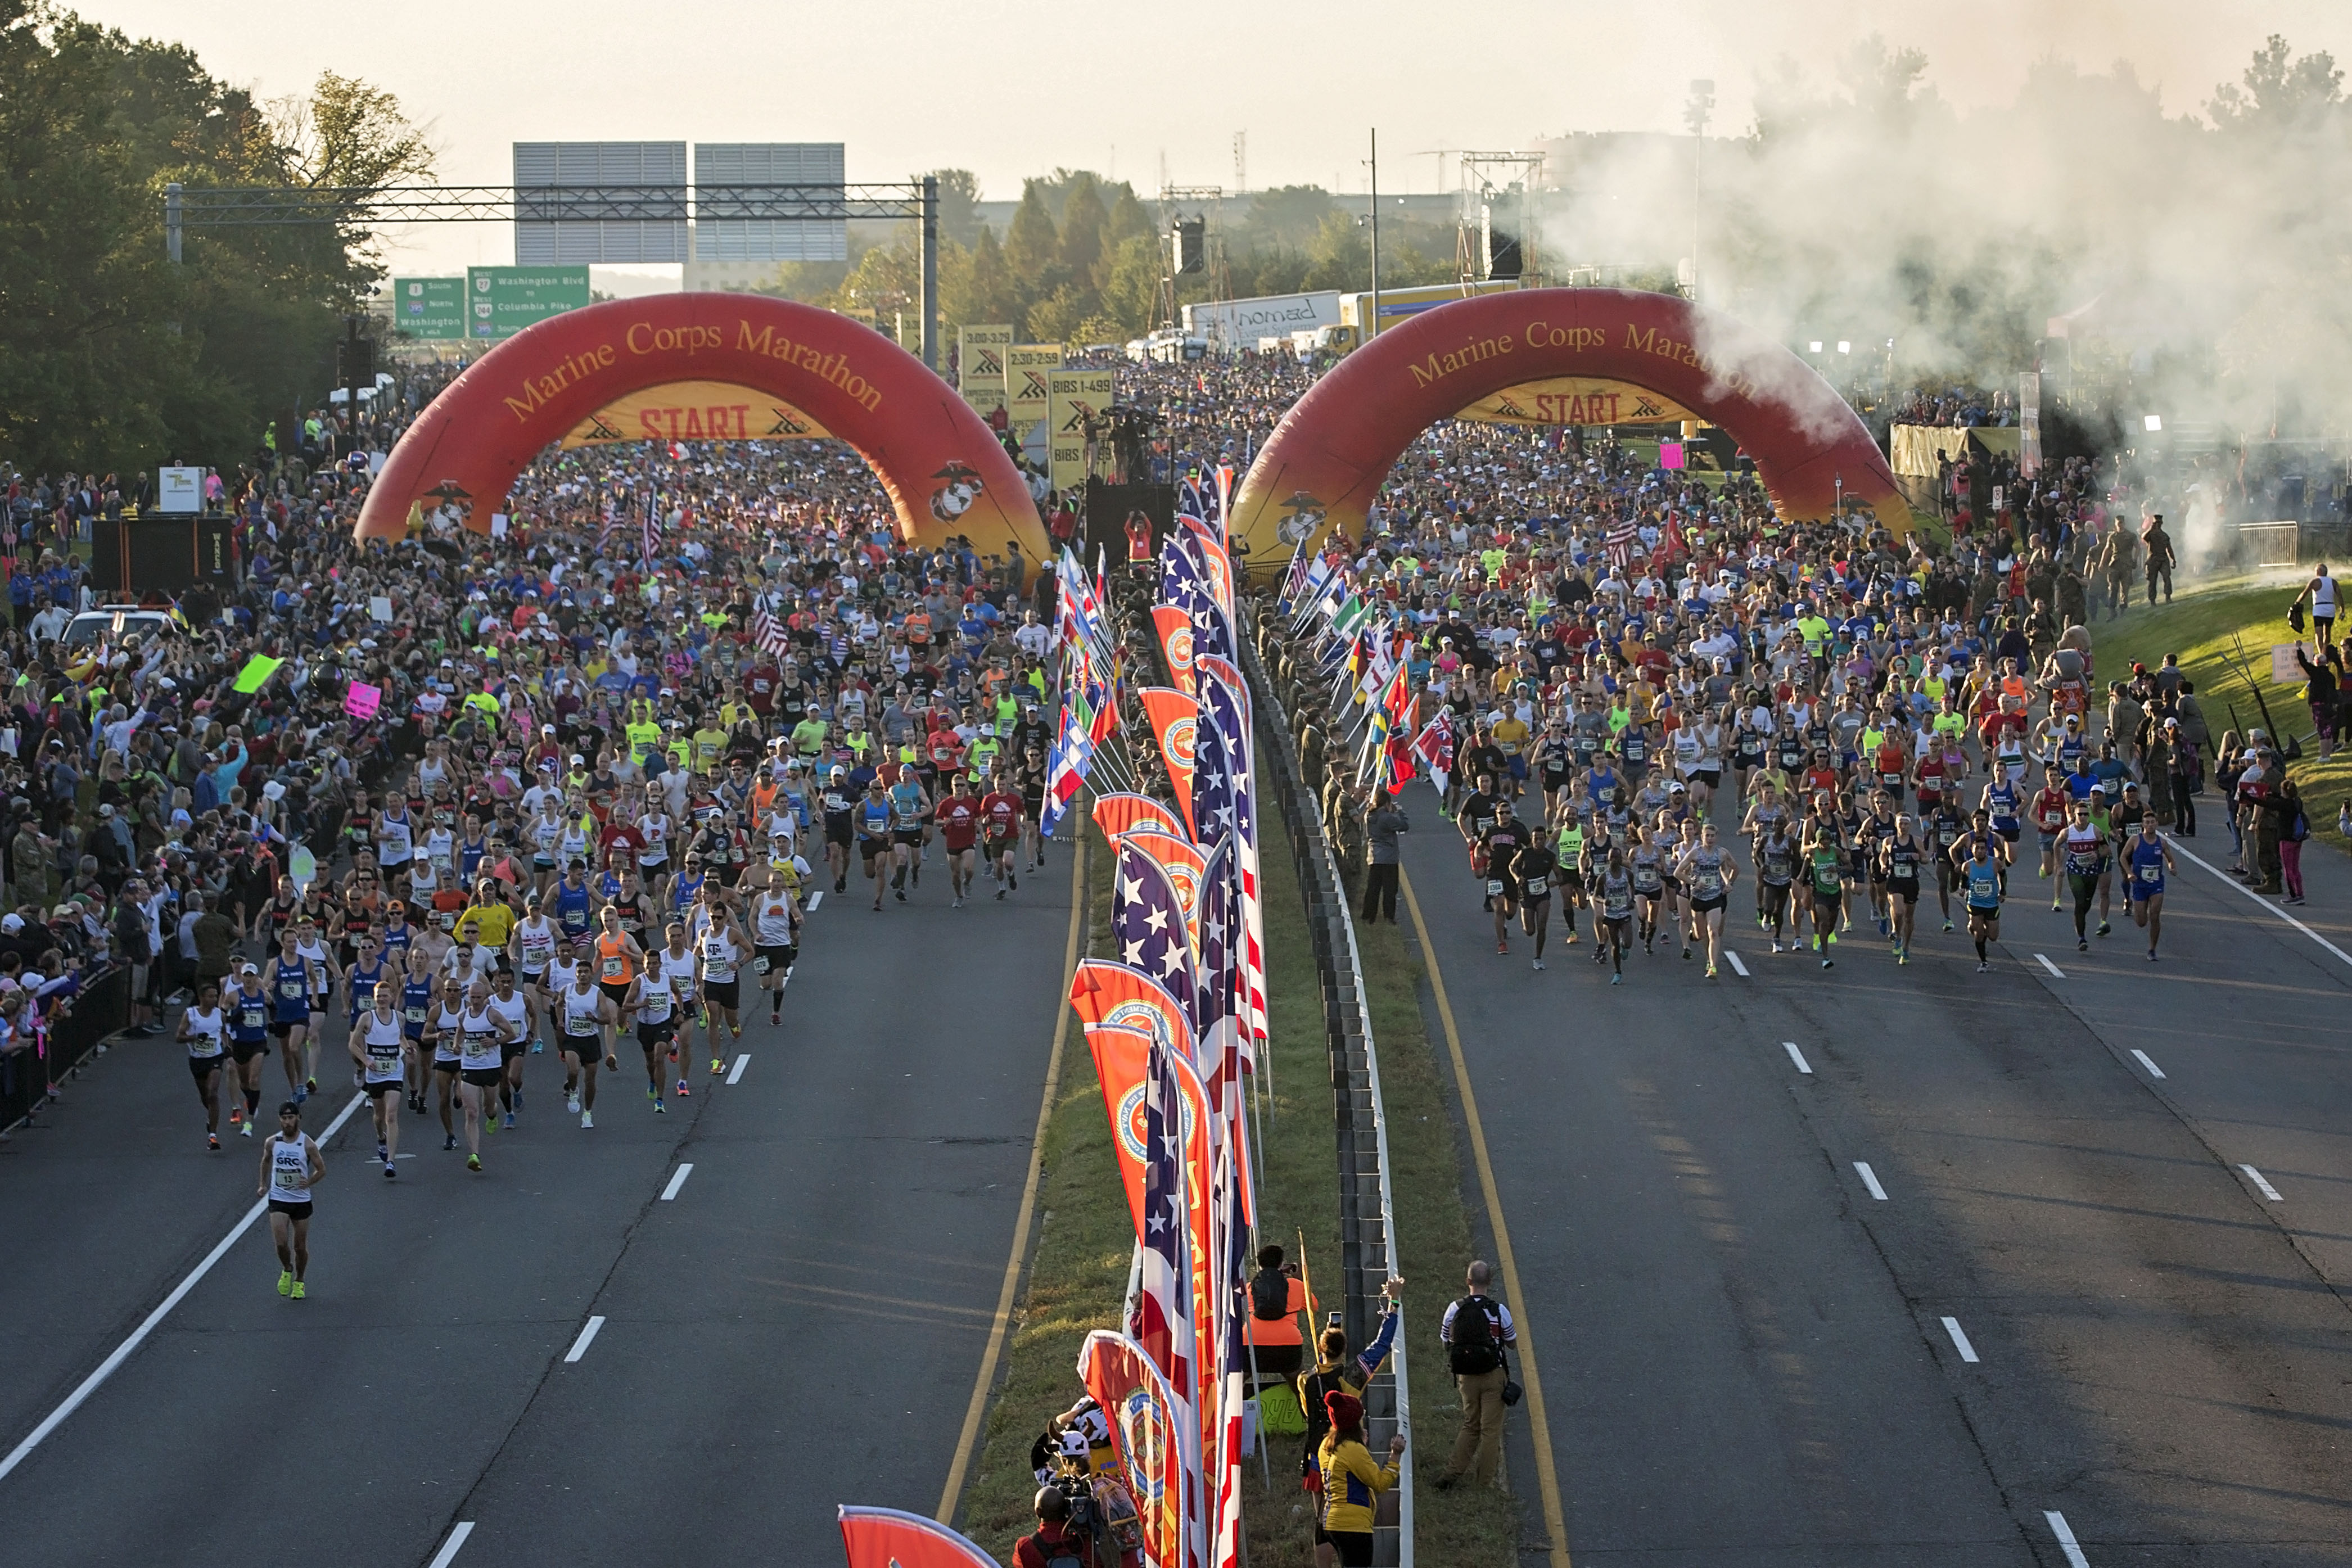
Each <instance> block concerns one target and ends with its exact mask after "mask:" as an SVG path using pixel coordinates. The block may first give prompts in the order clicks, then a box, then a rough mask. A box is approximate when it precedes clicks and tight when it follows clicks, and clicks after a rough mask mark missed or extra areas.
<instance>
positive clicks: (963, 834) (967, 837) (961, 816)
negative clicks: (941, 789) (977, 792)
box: [931, 795, 980, 854]
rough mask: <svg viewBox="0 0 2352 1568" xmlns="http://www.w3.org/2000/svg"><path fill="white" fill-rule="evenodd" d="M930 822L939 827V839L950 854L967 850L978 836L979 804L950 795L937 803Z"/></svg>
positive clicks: (975, 801)
mask: <svg viewBox="0 0 2352 1568" xmlns="http://www.w3.org/2000/svg"><path fill="white" fill-rule="evenodd" d="M931 820H932V821H935V822H937V823H938V824H939V825H940V840H941V841H943V842H944V843H946V845H947V847H948V852H950V854H952V853H955V852H959V851H962V850H968V849H970V848H971V845H972V841H973V840H974V839H977V838H978V837H979V836H980V802H979V801H977V800H970V799H967V798H965V797H962V796H957V795H950V796H949V797H948V798H947V799H946V800H942V801H940V803H939V807H938V809H937V810H934V811H933V812H932V814H931Z"/></svg>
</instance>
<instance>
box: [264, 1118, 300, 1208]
mask: <svg viewBox="0 0 2352 1568" xmlns="http://www.w3.org/2000/svg"><path fill="white" fill-rule="evenodd" d="M269 1197H270V1198H271V1200H272V1201H273V1202H277V1203H308V1202H310V1145H309V1143H308V1142H307V1141H306V1140H305V1139H304V1137H303V1136H302V1134H300V1133H296V1134H294V1136H293V1137H292V1138H291V1139H289V1138H288V1137H287V1136H286V1134H283V1133H272V1134H269Z"/></svg>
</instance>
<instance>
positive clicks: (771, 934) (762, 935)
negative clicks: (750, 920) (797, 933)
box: [754, 898, 793, 947]
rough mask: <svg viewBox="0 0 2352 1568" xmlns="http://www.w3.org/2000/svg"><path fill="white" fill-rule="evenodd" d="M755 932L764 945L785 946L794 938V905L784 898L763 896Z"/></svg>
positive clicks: (756, 917) (755, 921) (755, 918)
mask: <svg viewBox="0 0 2352 1568" xmlns="http://www.w3.org/2000/svg"><path fill="white" fill-rule="evenodd" d="M754 924H755V925H757V926H758V927H759V929H758V930H757V931H756V932H755V933H754V935H755V936H757V938H758V940H759V944H760V946H762V947H785V946H791V945H792V940H793V906H792V904H790V903H789V902H787V901H786V900H784V899H781V898H763V899H761V901H760V908H759V912H758V914H757V915H755V917H754Z"/></svg>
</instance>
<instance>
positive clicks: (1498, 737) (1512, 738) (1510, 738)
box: [1488, 715, 1532, 757]
mask: <svg viewBox="0 0 2352 1568" xmlns="http://www.w3.org/2000/svg"><path fill="white" fill-rule="evenodd" d="M1488 733H1490V734H1491V735H1493V737H1495V744H1496V746H1497V747H1500V748H1501V749H1502V753H1503V755H1504V756H1506V757H1517V756H1518V755H1519V753H1520V752H1522V751H1524V750H1525V749H1527V744H1528V736H1529V735H1530V734H1531V733H1532V732H1531V731H1530V730H1529V729H1528V727H1527V724H1526V722H1525V721H1523V720H1522V719H1520V718H1519V717H1518V716H1516V715H1512V716H1507V717H1505V718H1503V719H1502V720H1500V721H1499V722H1497V723H1496V726H1495V727H1494V728H1493V729H1492V730H1491V731H1489V732H1488Z"/></svg>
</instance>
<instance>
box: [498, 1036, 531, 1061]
mask: <svg viewBox="0 0 2352 1568" xmlns="http://www.w3.org/2000/svg"><path fill="white" fill-rule="evenodd" d="M529 1052H530V1039H529V1038H528V1037H526V1038H524V1039H522V1040H500V1041H499V1061H513V1060H514V1059H515V1058H516V1057H518V1056H522V1055H526V1054H528V1053H529Z"/></svg>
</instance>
